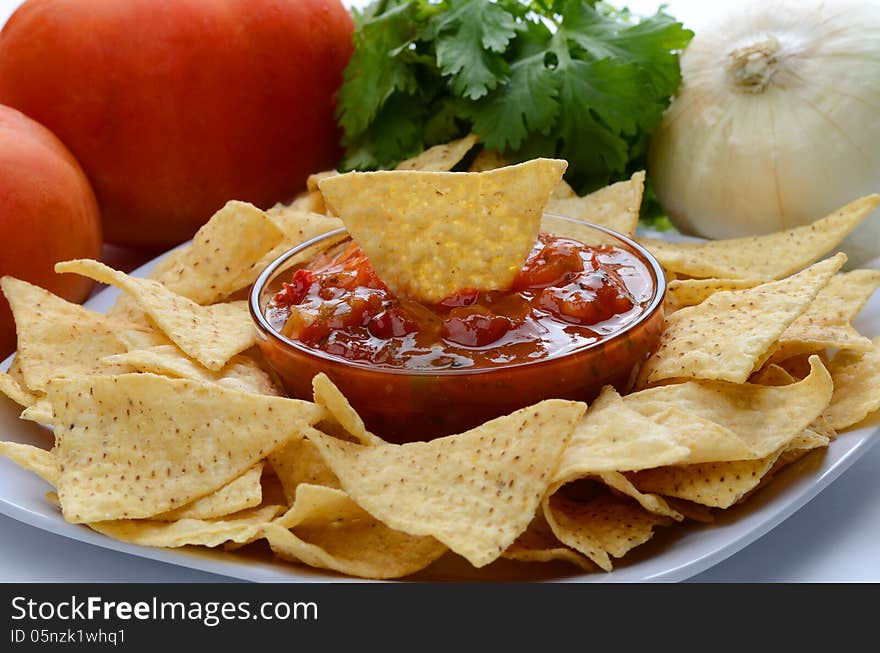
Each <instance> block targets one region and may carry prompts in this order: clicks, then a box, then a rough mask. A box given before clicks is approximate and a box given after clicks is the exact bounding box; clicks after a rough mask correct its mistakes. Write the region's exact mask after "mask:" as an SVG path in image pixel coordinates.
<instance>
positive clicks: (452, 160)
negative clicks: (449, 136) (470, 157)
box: [396, 134, 477, 172]
mask: <svg viewBox="0 0 880 653" xmlns="http://www.w3.org/2000/svg"><path fill="white" fill-rule="evenodd" d="M476 144H477V137H476V135H474V134H468V135H467V136H465V137H464V138H459V139H458V140H455V141H451V142H449V143H443V144H442V145H435V146H434V147H429V148H428V149H427V150H425V151H424V152H422V153H421V154H419V155H418V156H414V157H412V158H411V159H407V160H406V161H401V162H400V163H398V164H397V168H396V170H424V171H432V172H448V171H450V170H452V169H453V168H454V167H455V165H456V164H457V163H458V162H459V161H461V160H462V159H463V158H464V156H465V155H466V154H467V153H468V152H469V151H470V150H471V148H472V147H473V146H474V145H476Z"/></svg>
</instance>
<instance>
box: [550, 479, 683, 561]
mask: <svg viewBox="0 0 880 653" xmlns="http://www.w3.org/2000/svg"><path fill="white" fill-rule="evenodd" d="M544 515H545V517H546V518H547V522H548V523H549V524H550V527H551V529H552V530H553V533H554V534H555V535H556V537H558V538H559V540H560V541H562V542H564V543H565V544H567V545H568V546H570V547H571V548H573V549H575V550H576V551H580V552H581V553H583V554H584V555H585V556H587V557H588V558H589V559H590V560H592V561H593V562H595V563H596V564H597V565H599V567H601V568H602V569H603V570H605V571H611V569H612V567H613V565H612V562H611V557H610V556H613V557H615V558H621V557H623V556H624V555H625V554H626V553H627V552H628V551H630V550H631V549H633V548H635V547H637V546H639V545H640V544H644V543H645V542H647V541H648V540H649V539H651V537H653V535H654V528H655V527H657V526H666V525H668V524H670V523H672V520H671V519H669V518H668V517H663V516H661V515H656V514H654V513H651V512H648V511H646V510H645V509H644V508H642V507H641V506H640V505H639V504H638V503H636V502H635V501H633V500H632V499H629V498H624V497H621V496H617V495H614V494H612V493H611V492H603V493H602V494H600V495H599V496H598V497H596V498H594V499H591V500H590V501H587V502H580V501H575V500H573V499H570V498H568V497H567V496H565V495H564V494H563V493H561V492H557V493H556V494H554V495H552V496H550V497H548V498H547V499H545V501H544Z"/></svg>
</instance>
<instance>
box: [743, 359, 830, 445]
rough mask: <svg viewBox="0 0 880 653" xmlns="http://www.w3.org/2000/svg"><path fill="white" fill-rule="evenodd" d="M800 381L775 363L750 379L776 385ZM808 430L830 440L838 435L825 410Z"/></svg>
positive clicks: (762, 383) (763, 383)
mask: <svg viewBox="0 0 880 653" xmlns="http://www.w3.org/2000/svg"><path fill="white" fill-rule="evenodd" d="M826 369H827V367H826ZM798 381H799V379H796V378H795V377H793V376H792V375H791V374H790V373H789V372H788V370H786V369H784V368H782V367H780V366H779V365H776V364H775V363H771V364H768V365H765V366H764V367H762V368H761V369H760V370H759V371H758V372H755V374H753V375H752V378H751V379H749V382H750V383H757V384H760V385H767V386H775V387H779V386H785V385H790V384H792V383H797V382H798ZM832 381H833V379H832ZM826 410H827V409H826ZM807 430H808V431H813V432H815V433H817V434H818V435H822V436H825V437H826V438H827V439H828V440H833V439H834V438H836V437H837V433H836V432H835V431H834V429H833V428H832V427H831V424H830V422H828V420H827V419H826V417H825V413H824V412H823V413H822V414H821V415H819V417H817V418H816V419H815V420H814V421H813V422H811V423H810V425H809V426H808V427H807Z"/></svg>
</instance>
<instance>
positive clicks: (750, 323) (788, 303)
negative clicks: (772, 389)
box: [639, 254, 846, 385]
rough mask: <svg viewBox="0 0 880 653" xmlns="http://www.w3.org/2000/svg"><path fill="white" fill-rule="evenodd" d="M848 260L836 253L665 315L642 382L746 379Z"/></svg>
mask: <svg viewBox="0 0 880 653" xmlns="http://www.w3.org/2000/svg"><path fill="white" fill-rule="evenodd" d="M845 261H846V255H845V254H837V255H835V256H833V257H831V258H829V259H826V260H824V261H821V262H820V263H816V264H815V265H813V266H811V267H809V268H807V269H806V270H804V271H803V272H800V273H798V274H796V275H793V276H791V277H789V278H787V279H783V280H781V281H772V282H769V283H765V284H762V285H760V286H756V287H754V288H750V289H747V290H729V291H722V292H718V293H715V294H714V295H712V296H711V297H709V298H708V299H707V300H705V301H704V302H702V303H701V304H698V305H697V306H690V307H688V308H683V309H681V310H680V311H676V312H675V313H673V314H672V315H670V316H668V317H667V319H666V330H665V331H664V332H663V334H662V336H661V337H660V345H659V347H658V348H657V351H656V352H655V353H654V354H653V355H652V356H651V357H650V358H649V359H648V360H647V362H646V363H645V365H644V366H643V367H642V371H641V373H640V376H639V379H640V383H641V384H642V385H645V384H652V383H657V382H658V381H662V380H664V379H714V380H720V381H731V382H733V383H745V382H746V380H747V379H748V378H749V376H750V375H751V374H752V372H754V371H755V370H756V369H757V368H759V367H760V366H761V365H762V364H763V362H764V361H765V360H766V358H767V357H768V356H769V355H770V353H771V348H772V347H773V345H774V344H775V343H776V341H777V340H778V339H779V337H780V336H781V335H782V333H783V332H784V331H785V330H786V329H787V328H788V327H789V325H791V323H792V322H794V321H795V320H796V319H797V318H798V317H799V316H800V315H801V314H802V313H803V312H804V311H805V310H807V307H809V306H810V304H811V303H812V301H813V300H814V299H815V298H816V295H817V294H818V293H819V291H820V290H821V289H822V288H823V287H824V286H825V285H826V284H827V283H828V280H829V279H830V278H831V276H832V275H833V274H834V273H835V272H837V270H838V269H840V266H841V265H843V263H844V262H845Z"/></svg>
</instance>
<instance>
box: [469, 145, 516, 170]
mask: <svg viewBox="0 0 880 653" xmlns="http://www.w3.org/2000/svg"><path fill="white" fill-rule="evenodd" d="M509 165H510V161H508V160H507V159H505V158H504V156H502V154H501V152H499V151H498V150H491V149H489V148H487V147H484V148H483V149H482V150H480V151H479V152H477V156H475V157H474V160H473V161H471V165H470V166H469V167H468V172H486V171H487V170H497V169H498V168H504V167H506V166H509Z"/></svg>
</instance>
